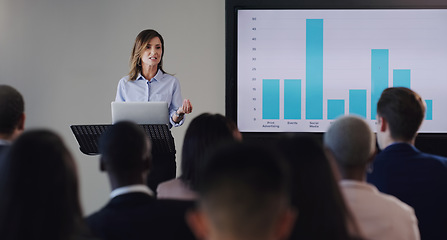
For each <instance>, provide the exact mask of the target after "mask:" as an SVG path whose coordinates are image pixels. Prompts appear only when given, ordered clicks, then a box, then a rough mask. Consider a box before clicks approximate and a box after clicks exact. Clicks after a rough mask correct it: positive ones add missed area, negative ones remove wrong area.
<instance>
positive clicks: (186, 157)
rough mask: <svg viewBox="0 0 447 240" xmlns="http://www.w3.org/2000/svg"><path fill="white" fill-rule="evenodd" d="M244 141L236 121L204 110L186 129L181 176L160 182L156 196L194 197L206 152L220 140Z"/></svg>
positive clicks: (184, 198) (221, 141) (182, 198)
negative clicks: (199, 168)
mask: <svg viewBox="0 0 447 240" xmlns="http://www.w3.org/2000/svg"><path fill="white" fill-rule="evenodd" d="M234 140H242V135H241V133H240V132H239V130H238V129H237V126H236V124H235V123H234V122H233V121H231V120H230V119H228V118H226V117H224V116H222V115H220V114H209V113H203V114H201V115H199V116H198V117H196V118H194V119H193V120H192V121H191V123H190V124H189V127H188V129H187V130H186V134H185V138H184V140H183V149H182V163H181V170H182V175H181V176H180V177H179V178H176V179H173V180H170V181H166V182H164V183H161V184H160V185H158V188H157V198H170V199H179V200H195V199H196V198H197V195H196V193H195V191H194V188H195V186H196V181H197V169H198V167H199V166H201V164H202V163H203V160H204V157H205V155H206V153H207V152H208V151H209V150H211V149H214V148H215V147H216V146H218V145H219V144H220V143H223V142H228V141H234Z"/></svg>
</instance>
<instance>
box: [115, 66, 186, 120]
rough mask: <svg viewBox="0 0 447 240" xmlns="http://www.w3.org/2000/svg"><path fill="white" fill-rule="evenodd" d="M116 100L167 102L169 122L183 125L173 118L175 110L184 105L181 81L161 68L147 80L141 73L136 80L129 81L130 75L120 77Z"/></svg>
mask: <svg viewBox="0 0 447 240" xmlns="http://www.w3.org/2000/svg"><path fill="white" fill-rule="evenodd" d="M115 101H116V102H145V101H149V102H167V103H168V107H169V116H170V118H169V122H170V123H171V125H172V126H175V127H178V126H181V125H182V124H183V122H184V119H185V118H183V119H182V120H181V121H180V122H179V123H175V122H174V121H173V120H172V116H173V115H174V114H175V111H177V109H178V108H179V107H180V106H182V102H183V98H182V93H181V90H180V82H179V81H178V80H177V78H175V77H174V76H172V75H169V74H166V73H163V72H162V71H161V70H160V69H159V70H158V72H157V74H156V75H155V76H154V77H153V78H152V79H151V80H147V79H146V78H144V77H143V75H141V74H139V75H138V77H137V79H136V80H135V81H129V76H125V77H123V78H121V79H120V81H119V83H118V88H117V90H116V98H115ZM170 127H171V126H170Z"/></svg>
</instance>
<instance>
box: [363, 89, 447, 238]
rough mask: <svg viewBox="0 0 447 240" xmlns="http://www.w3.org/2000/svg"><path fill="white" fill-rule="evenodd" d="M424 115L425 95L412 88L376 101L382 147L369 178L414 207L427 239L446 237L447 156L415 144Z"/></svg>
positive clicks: (387, 91)
mask: <svg viewBox="0 0 447 240" xmlns="http://www.w3.org/2000/svg"><path fill="white" fill-rule="evenodd" d="M424 116H425V103H424V101H423V100H422V98H421V97H420V96H419V95H418V94H417V93H415V92H413V91H412V90H410V89H408V88H403V87H398V88H388V89H385V90H384V91H383V93H382V95H381V97H380V99H379V101H378V103H377V140H378V143H379V147H380V149H382V152H380V153H379V154H378V155H377V157H376V159H375V160H374V163H373V165H372V166H373V167H372V173H370V174H369V175H368V182H370V183H372V184H374V185H375V186H376V187H377V188H378V189H379V191H381V192H384V193H387V194H391V195H393V196H395V197H397V198H399V199H400V200H402V201H403V202H405V203H407V204H408V205H410V206H412V207H413V208H414V211H415V213H416V217H417V218H418V221H419V230H420V234H421V238H422V239H430V240H434V239H447V227H446V226H447V204H446V203H447V159H446V158H444V157H440V156H435V155H431V154H427V153H423V152H420V151H419V150H418V149H416V148H415V147H414V142H415V139H416V135H417V131H418V129H419V127H420V126H421V123H422V121H423V119H424Z"/></svg>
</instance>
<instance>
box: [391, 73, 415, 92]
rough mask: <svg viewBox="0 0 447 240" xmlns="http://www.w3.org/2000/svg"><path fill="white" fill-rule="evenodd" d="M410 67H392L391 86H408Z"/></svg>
mask: <svg viewBox="0 0 447 240" xmlns="http://www.w3.org/2000/svg"><path fill="white" fill-rule="evenodd" d="M410 77H411V71H410V69H394V70H393V87H406V88H410V86H411V84H410Z"/></svg>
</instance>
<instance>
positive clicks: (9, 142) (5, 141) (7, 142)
mask: <svg viewBox="0 0 447 240" xmlns="http://www.w3.org/2000/svg"><path fill="white" fill-rule="evenodd" d="M11 144H12V142H11V141H8V140H5V139H0V145H2V146H9V145H11Z"/></svg>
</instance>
